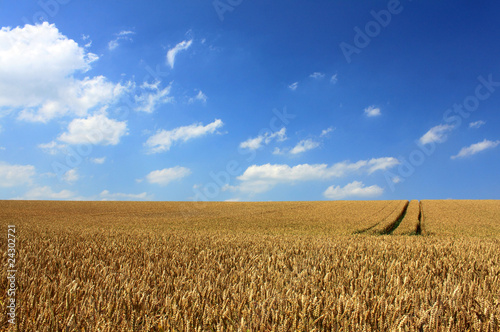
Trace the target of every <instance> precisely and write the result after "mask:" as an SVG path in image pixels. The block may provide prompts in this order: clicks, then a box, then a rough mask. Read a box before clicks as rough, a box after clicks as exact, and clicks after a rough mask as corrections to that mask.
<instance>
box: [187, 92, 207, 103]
mask: <svg viewBox="0 0 500 332" xmlns="http://www.w3.org/2000/svg"><path fill="white" fill-rule="evenodd" d="M197 101H199V102H201V103H203V104H205V103H206V102H207V95H205V94H204V93H203V92H202V91H201V90H200V91H198V94H197V95H196V96H194V97H191V98H189V100H188V104H193V103H195V102H197Z"/></svg>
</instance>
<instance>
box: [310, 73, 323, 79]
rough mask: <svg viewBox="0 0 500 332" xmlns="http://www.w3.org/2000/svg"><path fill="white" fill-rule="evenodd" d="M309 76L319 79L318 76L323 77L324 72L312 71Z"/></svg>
mask: <svg viewBox="0 0 500 332" xmlns="http://www.w3.org/2000/svg"><path fill="white" fill-rule="evenodd" d="M309 77H312V78H315V79H320V78H323V77H325V74H323V73H320V72H314V73H312V74H311V75H309Z"/></svg>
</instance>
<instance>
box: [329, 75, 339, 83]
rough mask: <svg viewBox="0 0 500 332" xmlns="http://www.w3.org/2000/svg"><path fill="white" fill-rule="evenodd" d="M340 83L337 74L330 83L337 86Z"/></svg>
mask: <svg viewBox="0 0 500 332" xmlns="http://www.w3.org/2000/svg"><path fill="white" fill-rule="evenodd" d="M337 82H338V78H337V74H335V75H333V76H332V78H330V83H332V84H336V83H337Z"/></svg>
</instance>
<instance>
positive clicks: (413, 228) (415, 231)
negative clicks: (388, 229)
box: [392, 200, 422, 235]
mask: <svg viewBox="0 0 500 332" xmlns="http://www.w3.org/2000/svg"><path fill="white" fill-rule="evenodd" d="M421 217H422V215H421V211H420V202H419V201H418V200H412V201H411V202H410V204H409V205H408V208H407V210H406V214H405V216H404V218H403V220H402V221H401V223H400V224H399V226H398V227H397V228H396V229H395V230H394V231H393V232H392V234H393V235H419V234H420V232H421V224H420V222H421Z"/></svg>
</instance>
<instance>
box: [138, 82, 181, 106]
mask: <svg viewBox="0 0 500 332" xmlns="http://www.w3.org/2000/svg"><path fill="white" fill-rule="evenodd" d="M159 85H160V81H156V82H154V83H152V84H149V83H147V82H144V83H143V84H142V85H141V88H142V90H143V93H142V94H140V95H138V96H135V102H136V104H137V106H136V108H135V110H136V111H141V112H146V113H153V112H154V110H155V109H156V108H158V106H160V105H163V104H166V103H171V102H173V100H174V97H171V96H170V89H171V88H172V82H170V84H169V85H168V86H167V87H165V88H164V89H160V88H159Z"/></svg>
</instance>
